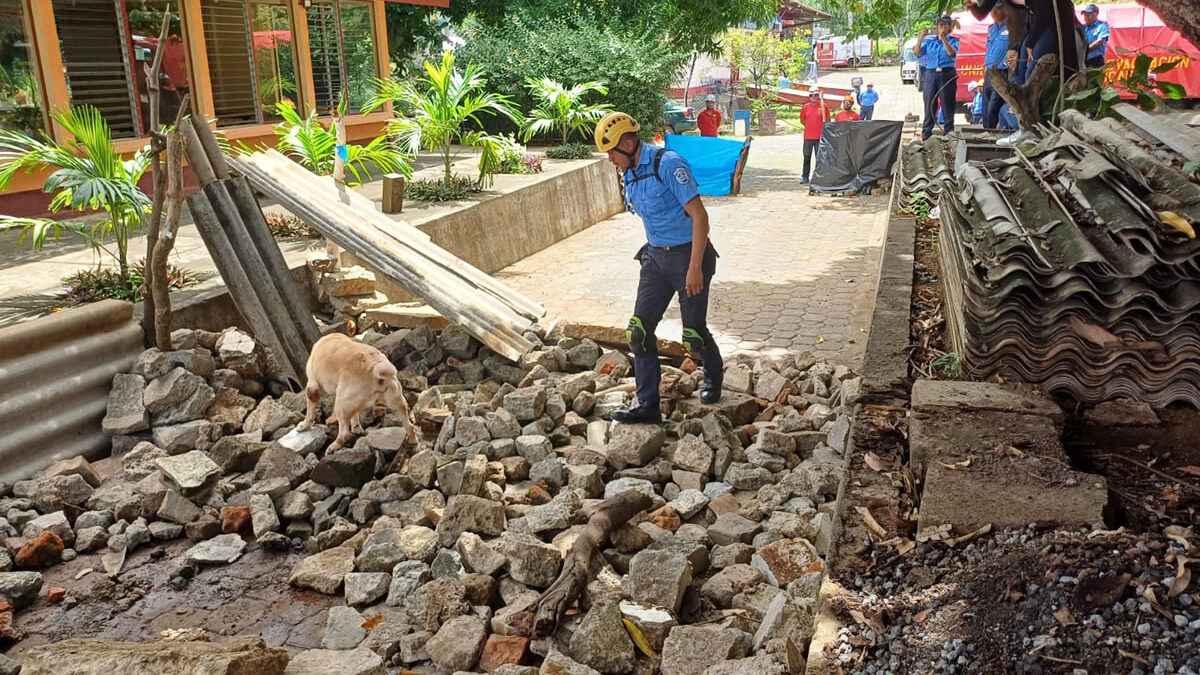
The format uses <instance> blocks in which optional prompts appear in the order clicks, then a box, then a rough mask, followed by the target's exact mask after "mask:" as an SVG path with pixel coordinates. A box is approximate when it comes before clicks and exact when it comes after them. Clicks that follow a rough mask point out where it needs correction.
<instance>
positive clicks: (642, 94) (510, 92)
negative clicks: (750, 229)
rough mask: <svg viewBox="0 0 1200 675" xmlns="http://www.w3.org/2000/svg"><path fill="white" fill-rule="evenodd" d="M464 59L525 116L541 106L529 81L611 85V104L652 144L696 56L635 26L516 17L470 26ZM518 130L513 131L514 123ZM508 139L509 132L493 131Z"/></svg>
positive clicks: (461, 51)
mask: <svg viewBox="0 0 1200 675" xmlns="http://www.w3.org/2000/svg"><path fill="white" fill-rule="evenodd" d="M463 37H464V38H466V44H464V45H463V46H462V47H460V48H459V50H458V51H459V55H460V58H461V59H462V60H464V61H468V62H470V63H473V64H475V65H477V66H480V67H481V68H483V69H484V70H485V71H487V73H488V76H489V77H488V88H489V89H491V90H492V91H495V92H497V93H500V94H504V95H506V96H508V97H509V98H510V99H511V100H512V101H513V102H514V103H516V104H517V106H518V107H519V108H521V109H522V110H531V109H533V108H535V107H536V102H535V101H534V99H533V96H532V95H531V94H530V92H529V90H528V89H527V88H526V87H525V86H524V85H525V83H526V82H527V80H528V79H530V78H533V79H541V78H550V79H552V80H555V81H557V82H605V83H607V84H608V96H607V98H606V99H605V101H606V103H608V104H609V105H611V106H612V108H613V109H614V110H620V111H622V112H626V113H629V114H630V115H632V116H633V117H634V118H636V119H637V120H638V122H640V123H641V126H642V133H643V136H644V137H645V138H650V137H651V136H652V135H653V133H654V129H655V127H657V126H658V125H659V124H660V123H661V121H662V117H663V104H664V103H665V102H666V98H667V97H666V93H665V92H666V90H667V88H669V87H670V86H671V84H672V82H673V81H674V79H675V75H676V74H677V73H678V72H679V71H680V69H681V67H682V66H683V64H684V62H685V61H686V60H687V59H688V58H690V56H691V54H690V53H689V52H687V51H686V50H684V49H681V48H680V47H679V45H678V44H675V43H671V42H668V41H663V40H662V39H661V35H656V34H653V32H652V31H651V30H650V29H647V28H639V27H637V26H636V25H632V24H610V25H608V26H600V25H598V24H596V23H594V22H590V21H577V22H575V24H574V25H571V26H568V25H566V24H564V23H558V22H550V21H546V22H538V25H536V26H534V25H527V21H526V20H523V19H522V18H521V17H520V16H517V15H512V16H509V17H508V18H507V19H505V20H503V23H502V24H501V25H500V26H497V27H488V28H485V27H483V26H482V25H480V24H478V23H472V22H467V23H466V24H465V25H464V27H463ZM510 124H511V123H510ZM489 128H498V129H500V130H503V131H510V130H512V127H511V126H508V127H492V124H491V122H489Z"/></svg>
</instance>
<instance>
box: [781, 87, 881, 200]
mask: <svg viewBox="0 0 1200 675" xmlns="http://www.w3.org/2000/svg"><path fill="white" fill-rule="evenodd" d="M866 87H867V88H866V89H865V90H863V91H860V92H857V93H855V94H854V95H852V96H847V97H846V98H843V99H842V104H841V107H840V108H839V109H838V111H837V112H836V113H834V112H833V111H831V110H830V108H829V105H828V104H827V103H826V102H825V99H824V98H822V97H821V90H820V89H817V88H816V87H812V88H810V89H809V90H808V103H805V104H804V105H803V106H801V107H800V123H801V124H802V125H804V164H803V169H802V171H801V179H800V182H801V183H802V184H803V183H808V177H809V176H810V175H812V174H811V173H810V170H811V169H812V158H813V155H815V154H816V152H817V146H818V145H820V143H821V131H822V130H824V128H825V123H826V122H828V121H830V119H832V120H833V121H834V122H857V121H859V120H869V119H871V118H872V117H874V116H875V104H876V103H878V102H879V92H877V91H875V83H874V82H868V83H867V85H866ZM855 101H857V102H858V106H859V108H858V112H855V111H854V103H855Z"/></svg>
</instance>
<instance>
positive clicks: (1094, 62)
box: [1083, 5, 1111, 68]
mask: <svg viewBox="0 0 1200 675" xmlns="http://www.w3.org/2000/svg"><path fill="white" fill-rule="evenodd" d="M1083 34H1084V37H1085V38H1086V40H1087V56H1085V57H1084V61H1083V65H1085V66H1087V67H1088V68H1103V67H1104V60H1105V58H1104V55H1105V52H1106V51H1107V50H1108V38H1109V36H1110V35H1111V32H1110V31H1109V29H1108V22H1107V21H1101V20H1100V8H1099V7H1097V6H1096V5H1088V6H1087V7H1084V8H1083Z"/></svg>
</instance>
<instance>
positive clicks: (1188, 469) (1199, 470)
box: [1179, 464, 1200, 476]
mask: <svg viewBox="0 0 1200 675" xmlns="http://www.w3.org/2000/svg"><path fill="white" fill-rule="evenodd" d="M1179 470H1180V471H1182V472H1183V473H1186V474H1188V475H1190V476H1200V466H1192V465H1190V464H1189V465H1188V466H1181V467H1179Z"/></svg>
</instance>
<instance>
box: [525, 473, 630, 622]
mask: <svg viewBox="0 0 1200 675" xmlns="http://www.w3.org/2000/svg"><path fill="white" fill-rule="evenodd" d="M652 505H653V502H652V500H651V499H650V496H649V495H645V494H642V493H641V492H634V491H629V492H622V493H621V494H619V495H616V496H614V497H610V498H609V499H606V500H604V502H602V503H601V504H600V505H599V506H597V507H596V510H595V511H594V512H593V513H592V515H591V517H590V518H588V522H587V526H586V527H585V528H584V530H583V532H582V533H580V535H579V538H578V539H576V540H575V543H574V544H573V545H572V546H571V553H570V554H569V555H568V556H567V559H566V560H564V561H563V568H562V572H561V573H559V575H558V578H557V579H555V580H554V583H552V584H550V587H549V588H547V589H546V590H545V592H544V593H542V595H541V597H539V598H538V599H537V602H535V603H534V604H533V607H531V608H530V609H529V611H528V612H527V614H528V617H527V618H526V620H527V621H529V622H530V623H531V625H529V626H528V627H529V628H530V630H529V633H530V637H533V638H543V637H546V636H548V635H550V634H551V633H553V632H554V630H555V629H556V628H557V627H558V622H559V621H560V620H561V619H562V617H563V615H564V614H566V612H567V610H568V609H570V607H571V605H572V604H574V603H575V601H576V600H577V599H578V598H579V596H580V595H582V594H583V589H584V588H586V587H587V584H588V581H589V580H591V578H592V562H593V559H594V558H595V556H596V555H598V554H599V553H600V551H601V550H602V549H603V547H604V542H606V541H608V537H609V535H611V534H612V532H613V530H615V529H617V528H619V527H621V526H622V525H624V524H625V523H626V522H627V521H628V520H629V519H630V518H632V517H633V516H635V515H637V514H638V513H641V512H642V511H645V510H646V509H648V508H650V507H651V506H652Z"/></svg>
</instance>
